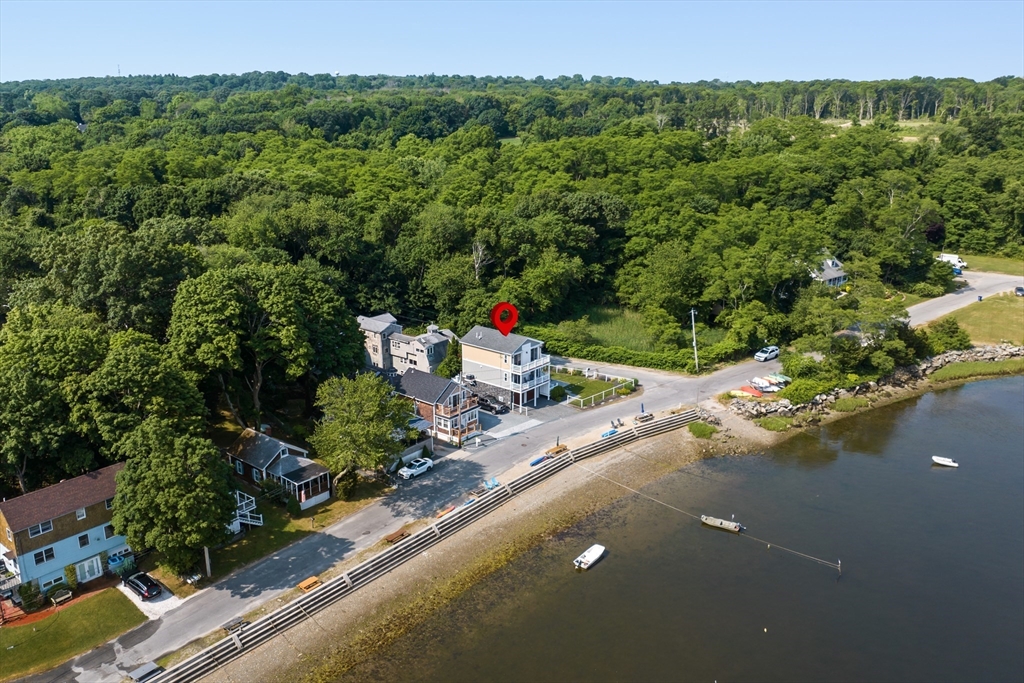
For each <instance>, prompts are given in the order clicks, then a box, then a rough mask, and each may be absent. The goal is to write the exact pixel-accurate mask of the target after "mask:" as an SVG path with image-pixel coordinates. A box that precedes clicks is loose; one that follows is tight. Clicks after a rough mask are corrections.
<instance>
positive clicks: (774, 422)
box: [754, 417, 793, 432]
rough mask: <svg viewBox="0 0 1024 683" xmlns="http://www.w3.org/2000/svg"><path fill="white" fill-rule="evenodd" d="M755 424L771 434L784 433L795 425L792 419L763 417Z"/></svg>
mask: <svg viewBox="0 0 1024 683" xmlns="http://www.w3.org/2000/svg"><path fill="white" fill-rule="evenodd" d="M754 422H755V423H756V424H757V425H758V426H760V427H762V428H763V429H767V430H768V431H770V432H784V431H786V430H787V429H789V426H790V425H791V424H793V418H791V417H761V418H758V419H756V420H754Z"/></svg>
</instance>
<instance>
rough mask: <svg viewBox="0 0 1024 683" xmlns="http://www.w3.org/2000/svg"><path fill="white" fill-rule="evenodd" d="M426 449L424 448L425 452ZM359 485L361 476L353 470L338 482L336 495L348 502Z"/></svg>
mask: <svg viewBox="0 0 1024 683" xmlns="http://www.w3.org/2000/svg"><path fill="white" fill-rule="evenodd" d="M425 449H426V447H424V450H425ZM399 464H401V463H399ZM358 483H359V475H358V474H357V473H356V471H355V470H352V471H351V472H349V473H348V474H346V475H345V476H343V477H342V478H341V479H339V480H338V483H337V484H336V485H335V487H334V493H335V495H336V496H338V498H340V499H342V500H348V498H349V496H351V495H352V492H353V491H355V490H356V484H358Z"/></svg>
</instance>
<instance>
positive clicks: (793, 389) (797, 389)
mask: <svg viewBox="0 0 1024 683" xmlns="http://www.w3.org/2000/svg"><path fill="white" fill-rule="evenodd" d="M831 388H832V387H831V386H829V383H828V382H822V381H820V380H814V379H795V380H793V383H792V384H790V385H789V386H788V387H786V388H785V389H783V390H782V391H780V392H779V394H778V396H779V398H787V399H789V400H790V401H792V402H793V403H807V402H808V401H810V400H811V399H812V398H814V397H815V396H817V395H818V394H821V393H824V392H826V391H828V390H829V389H831Z"/></svg>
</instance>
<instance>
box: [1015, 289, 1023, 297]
mask: <svg viewBox="0 0 1024 683" xmlns="http://www.w3.org/2000/svg"><path fill="white" fill-rule="evenodd" d="M1013 293H1014V294H1016V295H1017V296H1024V287H1014V288H1013Z"/></svg>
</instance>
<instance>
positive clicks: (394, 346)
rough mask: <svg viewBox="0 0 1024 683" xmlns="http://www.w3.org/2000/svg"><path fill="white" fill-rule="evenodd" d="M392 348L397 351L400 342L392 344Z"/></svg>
mask: <svg viewBox="0 0 1024 683" xmlns="http://www.w3.org/2000/svg"><path fill="white" fill-rule="evenodd" d="M391 348H393V349H397V348H398V342H396V341H393V342H391Z"/></svg>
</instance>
